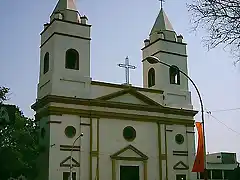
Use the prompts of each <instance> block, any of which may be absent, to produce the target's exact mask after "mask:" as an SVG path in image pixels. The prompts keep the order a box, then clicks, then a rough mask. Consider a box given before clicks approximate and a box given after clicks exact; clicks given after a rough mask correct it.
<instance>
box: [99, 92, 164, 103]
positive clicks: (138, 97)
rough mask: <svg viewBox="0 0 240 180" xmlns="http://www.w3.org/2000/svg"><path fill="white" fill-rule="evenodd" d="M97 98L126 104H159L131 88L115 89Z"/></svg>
mask: <svg viewBox="0 0 240 180" xmlns="http://www.w3.org/2000/svg"><path fill="white" fill-rule="evenodd" d="M97 100H104V101H111V102H119V103H126V104H139V105H151V106H161V105H160V104H158V103H157V102H156V101H154V100H152V99H150V98H149V97H147V96H145V95H143V94H141V93H139V92H138V91H136V90H135V89H133V88H128V89H124V90H121V91H117V92H114V93H111V94H108V95H105V96H101V97H98V98H97Z"/></svg>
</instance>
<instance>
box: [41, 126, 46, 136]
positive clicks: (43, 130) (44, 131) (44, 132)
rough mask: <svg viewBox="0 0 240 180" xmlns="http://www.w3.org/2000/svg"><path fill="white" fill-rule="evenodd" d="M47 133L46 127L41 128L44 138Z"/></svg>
mask: <svg viewBox="0 0 240 180" xmlns="http://www.w3.org/2000/svg"><path fill="white" fill-rule="evenodd" d="M45 134H46V130H45V129H44V128H42V129H41V137H42V138H44V137H45Z"/></svg>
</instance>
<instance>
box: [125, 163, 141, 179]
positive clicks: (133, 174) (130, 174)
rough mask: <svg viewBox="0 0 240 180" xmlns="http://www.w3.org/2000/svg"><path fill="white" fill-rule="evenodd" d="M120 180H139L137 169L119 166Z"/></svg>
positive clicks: (136, 167) (135, 167)
mask: <svg viewBox="0 0 240 180" xmlns="http://www.w3.org/2000/svg"><path fill="white" fill-rule="evenodd" d="M120 180H139V167H138V166H120Z"/></svg>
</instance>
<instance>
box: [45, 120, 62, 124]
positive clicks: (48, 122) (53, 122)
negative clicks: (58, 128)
mask: <svg viewBox="0 0 240 180" xmlns="http://www.w3.org/2000/svg"><path fill="white" fill-rule="evenodd" d="M61 123H62V121H47V122H46V124H61Z"/></svg>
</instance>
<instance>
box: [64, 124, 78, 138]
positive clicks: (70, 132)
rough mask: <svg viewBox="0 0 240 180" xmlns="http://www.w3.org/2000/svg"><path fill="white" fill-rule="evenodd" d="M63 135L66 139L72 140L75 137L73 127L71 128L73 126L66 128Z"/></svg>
mask: <svg viewBox="0 0 240 180" xmlns="http://www.w3.org/2000/svg"><path fill="white" fill-rule="evenodd" d="M65 134H66V136H67V137H68V138H73V137H74V136H75V135H76V129H75V127H73V126H68V127H66V129H65Z"/></svg>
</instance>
